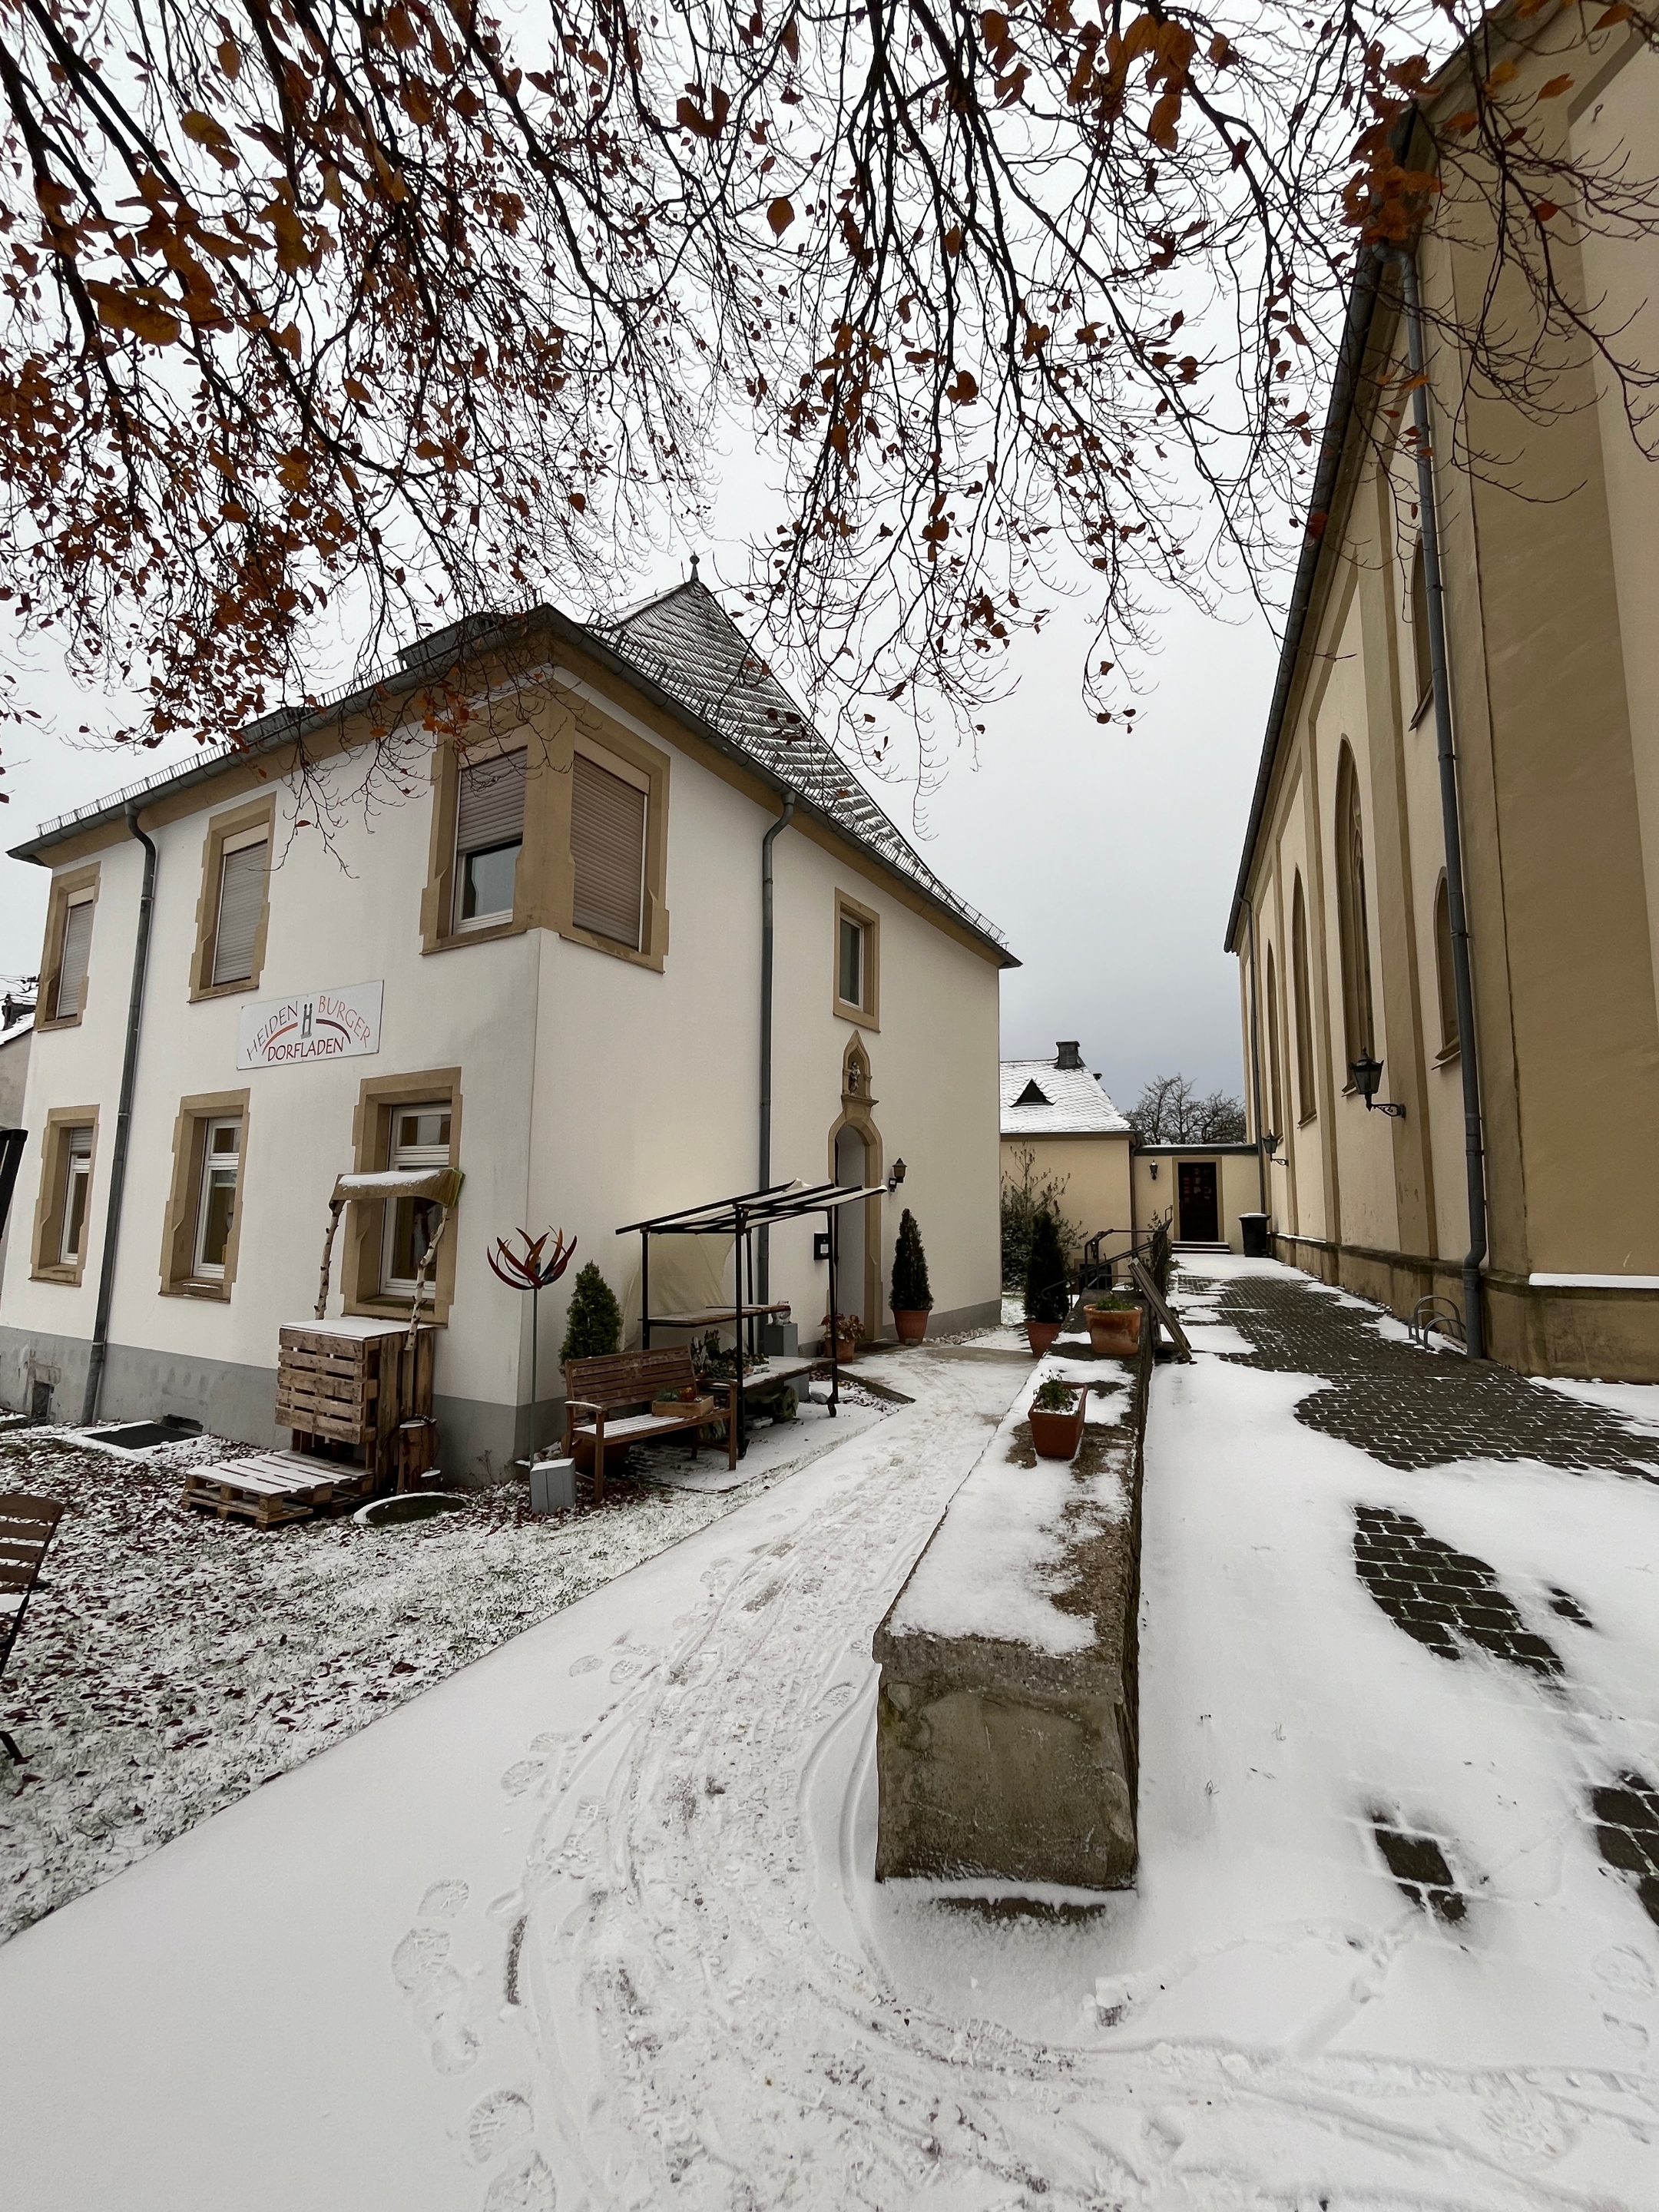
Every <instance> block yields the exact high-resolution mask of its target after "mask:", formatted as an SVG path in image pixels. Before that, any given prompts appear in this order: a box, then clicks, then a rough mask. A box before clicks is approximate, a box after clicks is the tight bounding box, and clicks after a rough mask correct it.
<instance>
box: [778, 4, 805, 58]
mask: <svg viewBox="0 0 1659 2212" xmlns="http://www.w3.org/2000/svg"><path fill="white" fill-rule="evenodd" d="M778 40H779V43H780V45H781V46H782V48H783V51H784V52H785V53H787V55H788V57H789V58H790V60H791V61H792V62H798V61H799V59H800V25H799V22H798V21H796V19H795V18H794V16H793V15H791V17H790V18H789V21H787V23H786V24H785V25H784V27H783V28H782V30H781V32H780V33H778Z"/></svg>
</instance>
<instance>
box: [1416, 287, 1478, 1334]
mask: <svg viewBox="0 0 1659 2212" xmlns="http://www.w3.org/2000/svg"><path fill="white" fill-rule="evenodd" d="M1395 259H1396V260H1397V261H1398V263H1399V265H1400V272H1401V289H1402V290H1403V293H1404V296H1405V307H1406V343H1407V359H1408V360H1409V362H1410V364H1411V373H1412V377H1413V386H1414V388H1413V392H1412V426H1413V429H1414V430H1415V432H1416V434H1417V507H1418V513H1419V517H1420V519H1421V523H1422V531H1423V580H1424V584H1425V586H1426V592H1427V598H1428V603H1429V670H1430V675H1431V681H1432V685H1433V692H1434V736H1435V747H1436V750H1437V754H1438V756H1439V761H1440V819H1441V827H1442V831H1443V836H1444V839H1445V847H1446V908H1447V915H1448V918H1449V921H1450V924H1451V954H1452V981H1453V986H1454V988H1455V993H1456V997H1457V1038H1458V1047H1459V1052H1458V1058H1459V1061H1460V1066H1461V1073H1462V1079H1463V1168H1464V1177H1465V1181H1466V1182H1467V1184H1468V1206H1469V1249H1468V1255H1467V1256H1466V1257H1465V1259H1464V1261H1463V1335H1464V1340H1465V1342H1466V1344H1467V1346H1468V1355H1469V1358H1471V1359H1484V1358H1486V1323H1485V1317H1484V1316H1483V1315H1482V1313H1481V1310H1480V1268H1481V1263H1482V1261H1484V1260H1485V1259H1486V1158H1485V1153H1484V1147H1483V1145H1482V1141H1481V1131H1480V1064H1479V1061H1478V1060H1477V1058H1476V1054H1475V1042H1474V984H1473V982H1472V981H1471V977H1470V971H1469V924H1468V912H1467V909H1466V908H1465V906H1464V903H1463V831H1462V820H1461V817H1460V811H1459V806H1458V795H1457V757H1456V754H1455V751H1454V750H1453V746H1452V722H1451V685H1450V681H1449V675H1448V671H1447V662H1446V608H1445V599H1444V594H1443V587H1442V583H1441V576H1440V527H1439V522H1438V520H1437V510H1436V507H1435V499H1434V453H1433V448H1432V447H1431V443H1430V435H1429V392H1428V385H1427V382H1426V380H1425V374H1424V367H1423V317H1422V312H1421V308H1420V305H1419V299H1418V290H1417V261H1416V258H1415V256H1414V255H1413V254H1412V253H1410V252H1407V251H1405V250H1404V249H1401V250H1400V251H1399V252H1397V253H1396V254H1395Z"/></svg>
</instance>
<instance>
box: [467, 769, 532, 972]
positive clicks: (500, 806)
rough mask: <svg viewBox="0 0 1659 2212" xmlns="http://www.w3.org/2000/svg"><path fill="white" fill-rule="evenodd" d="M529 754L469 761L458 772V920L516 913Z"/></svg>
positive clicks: (469, 921) (470, 921)
mask: <svg viewBox="0 0 1659 2212" xmlns="http://www.w3.org/2000/svg"><path fill="white" fill-rule="evenodd" d="M525 775H526V755H525V754H524V753H522V752H516V753H504V754H502V755H501V757H499V758H498V759H495V760H485V761H470V762H468V763H466V765H465V767H464V768H463V769H461V771H460V778H459V788H458V791H457V797H456V808H455V922H454V926H455V927H456V928H457V929H464V928H465V927H467V926H468V925H469V924H473V923H477V922H485V921H500V920H501V918H502V916H503V915H510V914H511V913H512V911H513V894H514V889H515V886H516V884H517V880H518V866H519V848H520V846H521V845H522V844H523V842H524V794H525Z"/></svg>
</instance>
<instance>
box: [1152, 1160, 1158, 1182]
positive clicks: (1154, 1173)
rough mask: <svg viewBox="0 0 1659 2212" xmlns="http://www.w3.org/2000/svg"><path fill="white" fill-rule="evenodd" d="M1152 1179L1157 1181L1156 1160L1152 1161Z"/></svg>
mask: <svg viewBox="0 0 1659 2212" xmlns="http://www.w3.org/2000/svg"><path fill="white" fill-rule="evenodd" d="M1152 1181H1153V1182H1157V1181H1158V1162H1157V1161H1156V1160H1154V1161H1153V1162H1152Z"/></svg>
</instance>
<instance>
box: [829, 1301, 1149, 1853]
mask: <svg viewBox="0 0 1659 2212" xmlns="http://www.w3.org/2000/svg"><path fill="white" fill-rule="evenodd" d="M1054 1372H1059V1373H1061V1374H1063V1375H1064V1376H1066V1379H1067V1380H1068V1381H1080V1380H1083V1379H1085V1377H1086V1378H1087V1380H1088V1381H1089V1382H1090V1383H1091V1385H1093V1384H1095V1383H1102V1384H1109V1385H1113V1386H1115V1387H1114V1388H1113V1389H1111V1390H1110V1391H1109V1393H1107V1394H1097V1395H1096V1396H1095V1397H1094V1398H1093V1399H1092V1400H1091V1407H1092V1408H1093V1410H1094V1412H1095V1413H1097V1414H1099V1413H1104V1414H1106V1415H1108V1416H1109V1415H1110V1414H1112V1413H1115V1414H1116V1417H1117V1418H1116V1419H1104V1420H1103V1419H1098V1418H1091V1419H1090V1421H1089V1422H1088V1424H1087V1425H1086V1426H1085V1432H1084V1443H1083V1444H1082V1447H1081V1448H1080V1449H1079V1453H1078V1455H1077V1457H1076V1459H1075V1460H1073V1462H1072V1463H1071V1465H1070V1467H1062V1466H1060V1465H1059V1464H1058V1463H1056V1462H1053V1461H1047V1460H1039V1459H1038V1458H1037V1457H1036V1453H1035V1451H1034V1450H1033V1449H1032V1447H1031V1442H1030V1423H1029V1421H1028V1420H1027V1419H1026V1412H1027V1408H1028V1407H1029V1402H1030V1395H1031V1390H1032V1389H1035V1388H1036V1384H1037V1383H1038V1382H1039V1381H1041V1380H1042V1377H1043V1376H1047V1375H1048V1374H1050V1373H1054ZM1149 1374H1150V1348H1149V1347H1148V1349H1147V1350H1146V1352H1143V1355H1142V1358H1140V1359H1139V1361H1137V1362H1136V1363H1134V1364H1128V1363H1125V1362H1121V1361H1115V1360H1107V1359H1102V1360H1098V1361H1096V1360H1094V1359H1093V1358H1091V1355H1090V1353H1089V1352H1088V1351H1087V1348H1086V1344H1085V1345H1083V1346H1071V1345H1067V1344H1066V1343H1065V1342H1064V1341H1062V1343H1061V1344H1060V1346H1057V1347H1056V1352H1055V1354H1054V1356H1051V1357H1050V1358H1048V1359H1045V1360H1043V1361H1042V1363H1041V1364H1040V1365H1039V1366H1038V1368H1037V1370H1036V1373H1035V1374H1034V1375H1033V1377H1032V1382H1031V1384H1030V1387H1029V1388H1028V1389H1026V1390H1025V1391H1024V1392H1022V1394H1021V1396H1020V1398H1019V1400H1018V1401H1017V1402H1016V1404H1015V1406H1014V1407H1013V1409H1012V1412H1011V1413H1010V1414H1009V1415H1008V1417H1007V1419H1006V1420H1005V1421H1004V1422H1003V1424H1002V1425H1001V1426H1000V1428H999V1430H998V1431H997V1433H996V1435H995V1436H994V1437H993V1438H992V1439H991V1442H990V1443H989V1444H988V1445H987V1448H986V1451H985V1454H984V1455H983V1457H982V1458H981V1461H980V1462H979V1463H978V1465H977V1466H976V1467H975V1469H974V1471H973V1473H972V1474H970V1475H969V1478H968V1480H967V1481H966V1482H964V1483H963V1486H962V1488H961V1489H960V1490H959V1491H958V1492H957V1494H956V1497H955V1498H953V1499H952V1500H951V1505H950V1507H949V1509H948V1510H947V1511H946V1513H945V1517H944V1519H943V1520H942V1521H941V1522H940V1523H939V1527H938V1528H936V1529H935V1530H934V1532H933V1537H932V1539H931V1540H930V1541H929V1543H928V1545H927V1549H926V1550H925V1551H924V1552H923V1553H922V1555H921V1558H920V1559H918V1560H917V1562H916V1565H915V1568H914V1569H913V1570H912V1571H911V1573H910V1576H909V1577H908V1580H907V1581H906V1583H905V1585H904V1588H903V1589H902V1590H901V1591H900V1593H899V1595H898V1596H897V1598H896V1600H895V1601H894V1603H893V1605H892V1607H891V1608H890V1610H889V1612H888V1614H887V1617H886V1619H885V1620H884V1621H883V1622H882V1624H881V1626H880V1627H879V1628H878V1630H877V1632H876V1636H875V1640H874V1646H873V1649H874V1655H875V1657H876V1660H877V1662H878V1664H879V1666H880V1668H881V1683H880V1689H879V1692H878V1702H877V1717H876V1764H877V1775H878V1784H879V1791H880V1829H879V1835H878V1843H877V1848H876V1876H877V1879H878V1881H884V1880H887V1879H889V1878H890V1877H897V1876H907V1875H909V1876H915V1875H921V1876H927V1877H931V1878H933V1879H934V1880H939V1881H963V1880H981V1881H984V1880H991V1881H1012V1882H1021V1881H1026V1882H1051V1883H1056V1884H1060V1885H1063V1886H1065V1887H1068V1888H1078V1889H1121V1888H1125V1887H1127V1886H1128V1885H1129V1884H1130V1883H1131V1882H1132V1881H1133V1879H1134V1871H1135V1794H1136V1784H1137V1777H1138V1765H1139V1761H1138V1719H1139V1697H1138V1685H1137V1658H1138V1647H1137V1643H1136V1615H1137V1611H1138V1607H1139V1592H1140V1486H1141V1472H1142V1445H1143V1439H1144V1436H1145V1430H1146V1397H1147V1383H1148V1378H1149Z"/></svg>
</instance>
